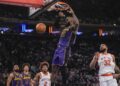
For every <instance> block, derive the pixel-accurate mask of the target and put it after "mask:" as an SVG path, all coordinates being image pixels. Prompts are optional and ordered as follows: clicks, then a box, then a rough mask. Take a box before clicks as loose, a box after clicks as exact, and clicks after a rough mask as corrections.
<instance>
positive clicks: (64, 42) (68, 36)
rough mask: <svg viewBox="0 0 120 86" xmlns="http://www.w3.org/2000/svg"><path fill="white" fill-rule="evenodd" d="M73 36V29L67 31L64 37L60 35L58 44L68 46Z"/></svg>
mask: <svg viewBox="0 0 120 86" xmlns="http://www.w3.org/2000/svg"><path fill="white" fill-rule="evenodd" d="M71 36H72V31H68V32H66V34H65V36H64V37H60V39H59V43H58V45H60V46H63V47H68V46H69V44H70V40H71Z"/></svg>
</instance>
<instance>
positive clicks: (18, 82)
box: [12, 73, 22, 86]
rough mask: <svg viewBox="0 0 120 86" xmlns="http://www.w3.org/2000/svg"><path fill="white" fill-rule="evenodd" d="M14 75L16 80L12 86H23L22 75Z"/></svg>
mask: <svg viewBox="0 0 120 86" xmlns="http://www.w3.org/2000/svg"><path fill="white" fill-rule="evenodd" d="M13 74H14V79H13V81H12V86H21V84H22V82H21V76H20V73H13Z"/></svg>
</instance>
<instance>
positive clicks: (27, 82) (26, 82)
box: [22, 73, 31, 86]
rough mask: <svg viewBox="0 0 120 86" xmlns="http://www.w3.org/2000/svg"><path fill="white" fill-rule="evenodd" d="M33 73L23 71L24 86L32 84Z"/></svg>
mask: <svg viewBox="0 0 120 86" xmlns="http://www.w3.org/2000/svg"><path fill="white" fill-rule="evenodd" d="M30 80H31V74H30V73H28V74H25V73H22V84H23V86H30Z"/></svg>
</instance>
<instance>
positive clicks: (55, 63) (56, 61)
mask: <svg viewBox="0 0 120 86" xmlns="http://www.w3.org/2000/svg"><path fill="white" fill-rule="evenodd" d="M64 62H65V48H64V47H57V49H56V51H55V53H54V57H53V60H52V81H53V83H55V82H56V78H57V75H58V73H59V71H60V68H61V67H62V66H63V65H64Z"/></svg>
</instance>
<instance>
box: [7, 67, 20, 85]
mask: <svg viewBox="0 0 120 86" xmlns="http://www.w3.org/2000/svg"><path fill="white" fill-rule="evenodd" d="M21 80H22V79H21V75H20V73H19V66H18V65H14V66H13V72H12V73H10V75H9V77H8V79H7V84H6V85H7V86H22V81H21Z"/></svg>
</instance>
